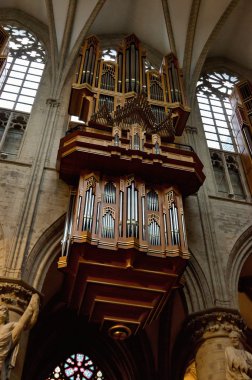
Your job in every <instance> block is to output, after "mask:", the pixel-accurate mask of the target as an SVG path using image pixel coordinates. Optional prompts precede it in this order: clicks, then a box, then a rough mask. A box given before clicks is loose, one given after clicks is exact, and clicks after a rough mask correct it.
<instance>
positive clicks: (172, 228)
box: [169, 208, 176, 245]
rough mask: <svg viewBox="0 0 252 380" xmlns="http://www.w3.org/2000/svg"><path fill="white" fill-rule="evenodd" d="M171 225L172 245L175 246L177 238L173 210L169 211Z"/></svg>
mask: <svg viewBox="0 0 252 380" xmlns="http://www.w3.org/2000/svg"><path fill="white" fill-rule="evenodd" d="M169 216H170V224H171V242H172V245H175V244H176V243H175V236H174V221H173V211H172V208H170V209H169Z"/></svg>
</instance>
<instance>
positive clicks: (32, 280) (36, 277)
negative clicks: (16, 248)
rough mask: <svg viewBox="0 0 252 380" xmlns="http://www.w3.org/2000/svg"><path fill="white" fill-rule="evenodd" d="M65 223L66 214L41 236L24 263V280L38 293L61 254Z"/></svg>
mask: <svg viewBox="0 0 252 380" xmlns="http://www.w3.org/2000/svg"><path fill="white" fill-rule="evenodd" d="M64 223H65V214H63V215H62V216H61V217H60V218H59V219H57V220H56V221H55V222H54V223H53V224H52V225H51V226H50V227H49V228H48V229H47V230H46V231H45V232H44V233H43V234H42V235H41V237H40V238H39V239H38V241H37V243H36V244H35V246H34V247H33V249H32V251H31V252H30V254H29V256H28V258H27V259H26V260H25V261H24V263H23V268H22V279H23V280H24V281H26V282H27V283H28V284H29V285H31V286H33V287H34V288H36V289H37V290H38V291H41V289H42V287H43V284H44V280H45V277H46V274H47V272H48V270H49V268H50V266H51V264H52V263H53V261H54V260H55V259H56V257H57V256H58V255H59V254H60V250H61V244H60V241H61V238H62V236H63V228H64Z"/></svg>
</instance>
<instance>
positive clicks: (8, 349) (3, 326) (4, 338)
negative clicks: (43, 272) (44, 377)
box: [0, 294, 39, 380]
mask: <svg viewBox="0 0 252 380" xmlns="http://www.w3.org/2000/svg"><path fill="white" fill-rule="evenodd" d="M38 312H39V296H38V294H33V296H32V297H31V300H30V303H29V305H28V306H27V308H26V310H25V312H24V314H23V315H22V316H21V317H20V319H19V320H18V321H17V322H9V310H8V307H7V306H6V305H5V304H0V379H1V380H6V379H8V374H7V373H8V368H7V367H8V363H7V362H9V360H10V356H11V354H12V352H13V351H14V349H15V347H17V344H18V342H19V339H20V337H21V334H22V332H23V331H24V330H27V329H30V328H31V327H32V326H33V325H34V324H35V322H36V320H37V317H38ZM15 354H16V353H15Z"/></svg>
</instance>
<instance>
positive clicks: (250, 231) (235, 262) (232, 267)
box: [226, 226, 252, 309]
mask: <svg viewBox="0 0 252 380" xmlns="http://www.w3.org/2000/svg"><path fill="white" fill-rule="evenodd" d="M251 254H252V226H250V227H248V228H247V229H246V230H245V231H244V232H243V233H242V234H241V236H240V237H239V238H238V239H237V241H236V243H235V244H234V246H233V249H232V251H231V253H230V255H229V259H228V262H227V267H226V278H227V281H228V286H227V288H228V289H229V290H230V295H229V296H230V302H231V303H233V305H231V307H234V308H237V309H239V306H238V299H237V297H235V295H237V292H238V281H239V276H240V272H241V269H242V266H243V264H244V263H245V261H246V260H247V258H248V257H249V255H251Z"/></svg>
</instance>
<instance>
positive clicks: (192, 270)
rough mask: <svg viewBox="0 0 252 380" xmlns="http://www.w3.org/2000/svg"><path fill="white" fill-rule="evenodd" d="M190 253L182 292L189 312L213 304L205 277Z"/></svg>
mask: <svg viewBox="0 0 252 380" xmlns="http://www.w3.org/2000/svg"><path fill="white" fill-rule="evenodd" d="M190 254H191V258H190V259H189V263H188V266H187V269H186V272H185V275H184V276H185V287H184V294H185V299H186V303H187V308H188V312H189V314H190V313H194V312H197V311H199V310H203V309H207V308H210V307H212V306H213V300H212V294H211V291H210V289H209V286H208V281H207V278H206V276H205V274H204V272H203V270H202V268H201V266H200V265H199V263H198V261H197V259H196V257H195V256H194V255H193V253H192V252H190Z"/></svg>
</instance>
